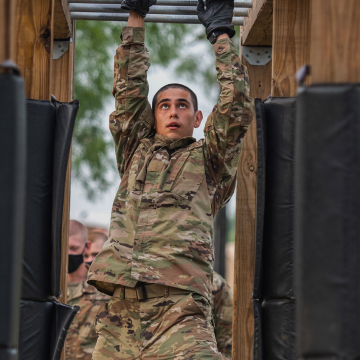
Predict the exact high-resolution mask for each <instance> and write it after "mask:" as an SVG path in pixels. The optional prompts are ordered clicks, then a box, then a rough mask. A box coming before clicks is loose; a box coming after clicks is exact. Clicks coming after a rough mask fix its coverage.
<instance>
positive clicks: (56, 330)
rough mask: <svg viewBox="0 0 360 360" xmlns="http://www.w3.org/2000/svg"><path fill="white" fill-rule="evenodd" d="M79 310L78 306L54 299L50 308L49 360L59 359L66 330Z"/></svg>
mask: <svg viewBox="0 0 360 360" xmlns="http://www.w3.org/2000/svg"><path fill="white" fill-rule="evenodd" d="M78 310H79V307H78V306H69V305H64V304H61V303H59V302H57V301H54V304H53V310H52V330H51V334H52V337H51V357H50V359H51V360H60V359H61V352H62V349H63V347H64V342H65V338H66V334H67V331H68V329H69V327H70V325H71V323H72V321H73V320H74V317H75V315H76V314H77V312H78Z"/></svg>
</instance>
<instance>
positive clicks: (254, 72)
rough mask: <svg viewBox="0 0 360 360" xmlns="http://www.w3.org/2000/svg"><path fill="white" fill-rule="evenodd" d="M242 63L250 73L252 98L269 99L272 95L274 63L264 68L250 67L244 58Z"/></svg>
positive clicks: (269, 63)
mask: <svg viewBox="0 0 360 360" xmlns="http://www.w3.org/2000/svg"><path fill="white" fill-rule="evenodd" d="M241 62H242V63H243V64H244V65H246V67H247V69H248V72H249V79H250V86H251V96H252V98H254V99H255V98H259V99H261V100H265V99H267V98H268V96H269V95H270V94H271V74H272V61H270V62H268V63H267V64H266V65H264V66H257V65H250V64H249V62H248V61H247V60H246V59H245V58H244V57H243V56H242V57H241Z"/></svg>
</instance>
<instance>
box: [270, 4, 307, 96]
mask: <svg viewBox="0 0 360 360" xmlns="http://www.w3.org/2000/svg"><path fill="white" fill-rule="evenodd" d="M310 14H311V11H310V0H274V14H273V17H274V21H273V75H272V90H271V94H272V96H295V95H296V91H297V82H296V79H295V75H296V72H297V71H298V70H299V69H300V68H301V67H302V66H303V65H305V64H309V61H310V27H311V16H310Z"/></svg>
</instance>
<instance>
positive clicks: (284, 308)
mask: <svg viewBox="0 0 360 360" xmlns="http://www.w3.org/2000/svg"><path fill="white" fill-rule="evenodd" d="M294 313H295V302H294V300H290V299H288V300H269V301H266V300H265V301H264V302H263V329H262V330H263V344H264V348H263V352H264V359H269V360H272V359H274V360H290V359H296V356H295V323H294Z"/></svg>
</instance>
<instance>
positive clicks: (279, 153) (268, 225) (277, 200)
mask: <svg viewBox="0 0 360 360" xmlns="http://www.w3.org/2000/svg"><path fill="white" fill-rule="evenodd" d="M264 105H265V109H266V110H265V111H266V123H267V126H266V190H265V194H266V195H265V199H266V200H265V216H264V243H263V268H264V271H263V292H264V297H265V298H266V299H278V298H294V297H295V292H294V171H295V166H294V162H295V121H296V99H295V98H271V99H270V100H267V101H265V103H264ZM294 316H295V314H294Z"/></svg>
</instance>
